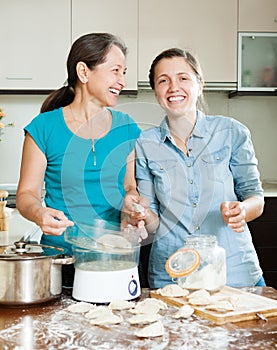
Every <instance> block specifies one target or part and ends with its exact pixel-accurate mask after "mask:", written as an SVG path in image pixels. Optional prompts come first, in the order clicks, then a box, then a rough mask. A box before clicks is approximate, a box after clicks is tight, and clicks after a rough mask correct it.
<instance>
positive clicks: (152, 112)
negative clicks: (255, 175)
mask: <svg viewBox="0 0 277 350" xmlns="http://www.w3.org/2000/svg"><path fill="white" fill-rule="evenodd" d="M45 97H46V96H33V95H32V96H28V95H0V107H2V108H4V109H5V111H6V114H7V116H6V117H5V122H12V121H14V122H15V124H16V126H15V127H14V128H7V129H6V130H5V134H4V136H3V141H2V142H1V143H0V169H1V171H0V184H3V183H17V182H18V179H19V170H20V159H21V151H22V144H23V139H24V136H23V127H24V126H25V125H26V124H27V123H28V122H29V121H31V119H32V118H33V117H34V116H35V115H36V114H38V113H39V109H40V105H41V103H42V101H43V100H44V99H45ZM205 98H206V102H207V104H208V107H209V109H208V112H209V113H210V114H223V115H227V116H232V117H234V118H236V119H238V120H239V121H241V122H242V123H244V124H245V125H247V127H248V128H249V129H250V131H251V134H252V139H253V143H254V146H255V150H256V155H257V158H258V160H259V170H260V173H261V178H262V179H263V180H264V179H277V158H276V149H277V98H276V96H243V97H241V96H240V97H235V98H231V99H229V98H228V94H227V92H211V91H209V92H205ZM117 109H119V110H122V111H124V112H127V113H129V114H130V115H131V116H133V118H134V119H135V120H136V121H137V122H138V123H139V125H140V127H141V128H142V129H145V128H148V127H150V126H152V125H157V124H159V122H160V120H161V118H162V117H163V114H164V113H163V111H162V110H161V108H160V107H159V105H158V104H157V103H156V100H155V96H154V95H153V93H152V91H141V92H139V94H138V96H137V97H127V96H120V98H119V101H118V106H117Z"/></svg>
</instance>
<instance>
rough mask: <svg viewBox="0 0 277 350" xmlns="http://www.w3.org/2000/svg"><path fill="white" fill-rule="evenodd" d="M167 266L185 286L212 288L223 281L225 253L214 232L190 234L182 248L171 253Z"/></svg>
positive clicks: (172, 275)
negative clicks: (209, 233)
mask: <svg viewBox="0 0 277 350" xmlns="http://www.w3.org/2000/svg"><path fill="white" fill-rule="evenodd" d="M166 270H167V272H168V273H169V275H170V276H171V277H172V280H173V281H174V282H177V283H178V285H179V286H180V287H182V288H185V289H192V290H195V289H206V290H208V291H210V292H215V291H218V290H220V289H222V288H223V287H224V286H225V284H226V254H225V250H224V248H222V247H220V246H219V245H218V244H217V239H216V236H214V235H200V236H190V237H187V239H186V240H185V245H184V247H183V248H181V249H179V250H178V251H177V252H175V253H174V254H172V255H171V256H170V257H169V258H168V260H167V262H166Z"/></svg>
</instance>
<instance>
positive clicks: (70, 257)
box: [53, 256, 75, 265]
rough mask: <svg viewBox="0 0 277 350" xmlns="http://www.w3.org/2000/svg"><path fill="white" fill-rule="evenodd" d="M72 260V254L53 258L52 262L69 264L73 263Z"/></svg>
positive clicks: (73, 260)
mask: <svg viewBox="0 0 277 350" xmlns="http://www.w3.org/2000/svg"><path fill="white" fill-rule="evenodd" d="M74 262H75V259H74V258H73V256H69V257H66V258H57V259H53V264H57V265H70V264H74Z"/></svg>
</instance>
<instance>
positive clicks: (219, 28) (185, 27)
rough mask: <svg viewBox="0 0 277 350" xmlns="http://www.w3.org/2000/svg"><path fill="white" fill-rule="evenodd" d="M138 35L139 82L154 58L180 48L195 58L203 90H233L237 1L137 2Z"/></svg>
mask: <svg viewBox="0 0 277 350" xmlns="http://www.w3.org/2000/svg"><path fill="white" fill-rule="evenodd" d="M138 34H139V36H138V55H139V56H138V57H139V58H138V78H139V82H142V83H146V82H148V72H149V68H150V64H151V62H152V60H153V59H154V58H155V57H156V55H157V54H159V53H160V52H161V51H162V50H164V49H168V48H171V47H179V48H188V49H191V50H192V51H193V52H194V53H196V54H197V56H198V57H199V59H200V64H201V66H202V69H203V72H204V78H205V81H206V86H209V84H210V85H211V86H213V85H221V86H222V85H226V83H227V85H231V86H236V84H235V82H236V79H237V73H236V62H237V1H230V0H209V1H201V0H195V1H189V0H176V1H174V4H173V3H171V2H169V1H167V0H152V1H149V0H139V33H138Z"/></svg>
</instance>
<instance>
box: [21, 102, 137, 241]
mask: <svg viewBox="0 0 277 350" xmlns="http://www.w3.org/2000/svg"><path fill="white" fill-rule="evenodd" d="M111 113H112V126H111V130H110V131H109V132H108V134H106V135H105V136H104V137H103V138H101V139H97V140H95V141H94V151H93V147H92V140H90V139H84V138H81V137H79V136H77V135H75V134H74V133H72V131H71V130H70V129H69V128H68V126H67V125H66V123H65V120H64V116H63V111H62V108H59V109H56V110H54V111H50V112H46V113H41V114H39V115H38V116H37V117H35V118H34V119H33V120H32V122H31V123H30V124H29V125H27V126H26V127H25V129H24V130H25V132H28V133H29V134H30V135H31V136H32V138H33V139H34V141H35V142H36V144H37V145H38V147H39V148H40V150H41V151H42V152H43V153H44V154H45V156H46V159H47V168H46V172H45V179H44V180H45V190H46V195H45V204H46V206H48V207H51V208H55V209H58V210H62V211H63V212H64V213H65V215H66V216H67V217H68V218H69V219H71V220H72V221H74V222H75V223H76V224H78V223H82V224H88V225H90V224H92V223H93V221H94V220H95V219H102V220H105V221H110V222H119V220H120V210H121V207H122V204H123V199H124V195H125V191H124V186H123V184H124V177H125V172H126V158H127V157H128V155H129V153H130V152H131V151H132V150H133V149H134V146H135V141H136V139H137V138H138V136H139V134H140V129H139V127H138V126H137V124H136V123H135V122H134V120H133V119H132V118H131V117H130V116H129V115H128V114H125V113H122V112H119V111H115V110H111ZM42 242H43V243H45V244H46V243H47V244H53V245H55V246H62V247H68V245H67V244H65V242H64V237H63V235H62V236H59V237H56V236H45V235H44V236H43V237H42Z"/></svg>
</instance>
